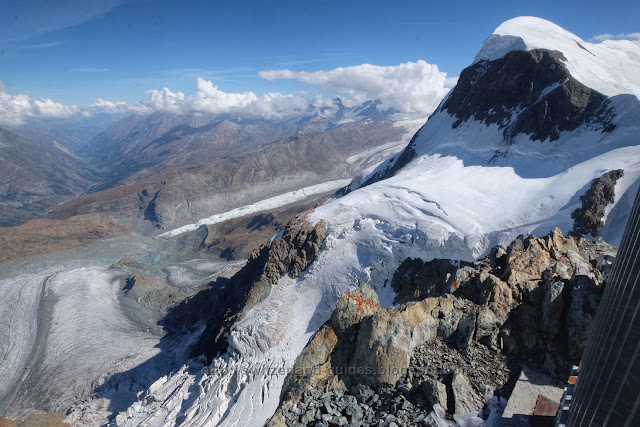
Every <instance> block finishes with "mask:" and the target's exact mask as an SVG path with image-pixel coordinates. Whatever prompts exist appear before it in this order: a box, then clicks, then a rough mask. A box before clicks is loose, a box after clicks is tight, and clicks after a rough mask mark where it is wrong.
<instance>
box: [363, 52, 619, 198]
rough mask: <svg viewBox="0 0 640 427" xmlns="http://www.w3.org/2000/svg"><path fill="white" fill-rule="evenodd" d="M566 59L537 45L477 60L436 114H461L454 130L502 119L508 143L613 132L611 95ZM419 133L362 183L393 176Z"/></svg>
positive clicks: (408, 157) (408, 158) (412, 155)
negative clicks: (581, 131)
mask: <svg viewBox="0 0 640 427" xmlns="http://www.w3.org/2000/svg"><path fill="white" fill-rule="evenodd" d="M563 60H565V58H564V55H563V54H562V53H561V52H557V51H549V50H544V49H536V50H530V51H521V50H516V51H512V52H509V53H508V54H506V55H505V56H504V57H502V58H500V59H496V60H494V61H481V62H478V63H475V64H473V65H471V66H469V67H467V68H465V69H464V70H463V71H462V73H461V74H460V78H459V79H458V83H457V84H456V86H455V87H454V88H453V90H452V91H451V93H450V94H449V96H448V97H447V98H446V99H445V100H444V101H443V102H442V103H441V104H440V106H439V107H438V109H437V110H436V111H435V112H434V113H433V115H436V114H440V113H442V112H444V111H446V112H448V113H449V114H451V115H452V116H454V117H455V118H456V119H457V120H456V121H455V122H454V123H453V125H452V126H453V128H454V129H455V128H457V127H458V126H460V125H461V124H462V123H463V122H465V121H468V120H477V121H480V122H483V123H485V124H487V125H490V124H497V125H498V126H499V127H500V129H502V130H503V138H504V143H505V146H508V145H509V144H512V143H513V139H514V137H515V136H517V135H519V134H526V135H529V136H530V138H531V139H532V140H533V141H541V142H542V141H547V140H549V141H551V142H552V141H555V140H557V139H558V138H559V137H560V135H559V133H560V132H563V131H573V130H575V129H577V128H578V127H580V126H582V125H588V126H590V127H591V128H593V129H599V130H601V131H602V132H611V131H612V130H613V129H614V128H615V125H614V124H613V122H612V117H613V115H614V112H613V109H612V108H611V107H610V106H609V101H608V100H607V97H606V96H605V95H603V94H601V93H600V92H598V91H595V90H593V89H591V88H589V87H587V86H585V85H583V84H582V83H580V82H579V81H577V80H576V79H575V78H573V77H572V76H571V74H569V71H568V70H567V68H566V66H565V65H564V64H563V63H562V61H563ZM427 123H428V122H427ZM425 126H426V125H425ZM419 133H420V131H418V132H417V133H416V134H415V136H414V137H413V139H412V140H411V142H410V143H409V144H408V145H407V147H406V148H405V149H404V150H403V151H402V152H401V153H400V154H397V155H396V156H395V157H394V158H392V159H390V160H389V161H388V163H387V166H386V167H382V168H381V169H380V170H378V171H377V172H375V173H374V174H373V175H371V176H370V177H369V178H368V179H367V180H366V181H365V182H364V184H362V187H364V186H367V185H370V184H373V183H374V182H378V181H381V180H383V179H387V178H390V177H392V176H394V175H395V174H396V173H397V172H398V171H399V170H400V169H402V168H403V167H404V166H405V165H406V164H408V163H409V162H410V161H411V160H413V159H414V158H415V156H416V150H415V140H416V138H417V136H418V135H419ZM437 143H438V141H433V144H437ZM498 155H501V153H496V156H498ZM394 160H395V162H394Z"/></svg>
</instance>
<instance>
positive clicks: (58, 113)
mask: <svg viewBox="0 0 640 427" xmlns="http://www.w3.org/2000/svg"><path fill="white" fill-rule="evenodd" d="M33 104H34V106H35V111H36V114H38V115H40V116H45V117H69V116H72V115H74V114H76V113H77V112H78V111H79V108H78V107H76V106H75V105H64V104H60V103H58V102H54V101H52V100H51V99H48V98H47V99H43V100H42V101H38V100H37V99H34V100H33Z"/></svg>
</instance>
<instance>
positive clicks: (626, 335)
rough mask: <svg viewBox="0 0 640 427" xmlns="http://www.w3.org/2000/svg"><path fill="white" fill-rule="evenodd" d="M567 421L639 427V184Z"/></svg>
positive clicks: (583, 424)
mask: <svg viewBox="0 0 640 427" xmlns="http://www.w3.org/2000/svg"><path fill="white" fill-rule="evenodd" d="M567 425H568V426H616V427H617V426H621V427H622V426H640V189H639V191H638V194H637V195H636V199H635V202H634V204H633V208H632V209H631V214H630V215H629V220H628V222H627V226H626V228H625V231H624V235H623V237H622V242H621V243H620V249H619V251H618V255H617V257H616V259H615V261H614V263H613V266H612V268H611V273H610V275H609V278H608V281H607V285H606V289H605V291H604V295H603V297H602V301H601V303H600V308H599V309H598V314H597V315H596V319H595V322H594V325H593V329H592V332H591V336H590V337H589V342H588V344H587V347H586V349H585V352H584V354H583V356H582V361H581V363H580V373H579V374H578V382H577V384H576V391H575V394H574V398H573V401H572V402H571V406H570V409H569V418H568V422H567Z"/></svg>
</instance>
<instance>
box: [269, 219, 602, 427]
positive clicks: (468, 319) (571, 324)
mask: <svg viewBox="0 0 640 427" xmlns="http://www.w3.org/2000/svg"><path fill="white" fill-rule="evenodd" d="M595 245H596V243H594V244H589V243H588V242H586V241H582V242H581V247H585V248H586V247H591V248H592V249H593V248H594V247H596V246H595ZM592 252H593V251H592ZM603 285H604V280H603V277H602V274H601V273H600V272H599V271H598V270H596V269H595V266H594V265H592V264H591V262H590V256H585V257H583V256H582V255H581V253H580V249H579V247H578V245H577V244H576V242H575V241H574V239H573V238H571V237H566V236H564V235H563V234H562V233H561V231H560V230H559V229H556V230H554V231H552V232H551V233H550V234H549V235H547V236H545V237H543V238H538V237H535V236H528V237H524V236H520V237H518V238H517V239H516V240H515V241H514V242H512V243H511V244H510V245H509V246H508V247H506V248H505V247H502V246H497V247H495V248H493V249H492V250H491V252H490V254H489V255H488V256H486V257H484V258H482V259H479V260H477V261H475V262H473V263H462V262H451V261H449V260H432V261H429V262H424V261H421V260H416V259H407V260H405V261H404V262H403V263H402V264H401V266H400V267H399V269H398V270H397V272H396V274H395V275H394V279H393V282H392V286H393V289H394V290H395V291H396V292H397V297H396V301H395V302H396V303H397V304H400V306H399V308H397V309H396V308H386V309H383V308H381V307H380V306H379V303H378V299H377V295H376V294H375V292H374V291H373V290H372V288H371V287H370V286H369V285H364V286H363V287H362V288H360V289H357V290H354V291H348V292H345V293H344V294H343V295H342V296H341V297H340V300H339V302H338V304H337V306H336V309H335V311H334V313H333V314H332V316H331V318H330V320H329V321H328V322H327V323H326V324H325V325H324V326H323V327H322V328H321V329H320V330H319V331H318V332H317V333H316V334H315V335H314V336H313V337H312V338H311V340H310V341H309V343H308V344H307V346H306V347H305V349H304V350H303V352H302V353H301V354H300V356H299V357H298V358H297V359H296V362H295V364H294V367H293V369H292V371H291V372H290V374H289V375H288V376H287V378H286V379H285V382H284V385H283V389H282V394H281V407H280V409H279V410H278V411H276V414H275V415H274V417H273V418H272V420H271V421H270V422H271V423H272V424H271V425H298V423H301V424H303V425H310V424H313V423H317V424H316V425H329V424H330V423H334V424H340V423H341V422H343V421H345V422H348V423H351V424H352V425H361V424H363V423H364V424H370V423H378V422H380V421H381V420H382V423H383V424H384V423H385V422H386V420H387V418H388V416H389V415H392V416H393V417H396V418H397V419H394V422H397V423H399V424H403V425H404V424H407V425H411V424H412V423H414V422H415V421H414V420H415V419H416V418H415V417H417V416H418V415H419V414H420V413H421V411H424V410H426V408H430V407H431V406H433V405H436V404H438V405H440V406H441V407H442V408H444V409H445V410H446V411H447V412H448V413H450V414H463V413H468V412H472V411H476V410H479V409H482V407H483V406H484V404H485V403H486V402H487V401H488V400H489V399H490V397H491V396H492V395H493V392H494V391H495V393H497V394H500V395H503V396H508V395H509V394H510V390H511V387H512V385H513V383H514V382H515V380H516V379H517V376H518V374H519V366H521V365H522V364H524V363H526V364H527V365H530V366H536V367H538V368H539V369H541V370H546V371H547V372H550V373H552V374H556V375H557V376H559V377H560V378H563V379H565V378H566V375H567V373H568V370H569V368H570V366H571V365H572V364H577V363H579V360H580V357H581V354H582V351H583V350H584V346H585V343H586V340H587V337H588V334H589V327H590V322H591V320H592V318H593V316H594V315H595V313H596V310H597V307H598V304H599V300H600V295H601V293H602V289H603ZM305 390H315V391H314V392H313V393H312V394H308V392H305ZM363 390H370V391H367V392H366V393H364V395H363V396H360V395H362V394H363ZM374 395H375V396H377V397H372V396H374ZM400 395H402V396H403V397H402V398H403V399H405V400H406V401H407V403H408V404H407V408H409V407H410V408H412V409H411V411H405V412H403V413H402V417H398V414H397V413H395V412H392V411H391V410H390V408H391V406H390V405H391V400H392V399H396V398H398V396H400ZM338 400H339V401H340V402H343V401H344V402H347V403H339V402H338ZM351 404H353V405H355V406H358V407H359V409H356V408H355V406H354V407H353V408H352V409H350V410H349V412H347V411H346V407H347V406H348V405H351ZM335 408H337V410H336V409H335ZM395 410H396V411H398V408H397V407H396V408H395ZM336 417H337V418H336ZM340 417H344V419H343V418H340ZM387 425H388V424H387Z"/></svg>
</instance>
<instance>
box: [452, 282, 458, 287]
mask: <svg viewBox="0 0 640 427" xmlns="http://www.w3.org/2000/svg"><path fill="white" fill-rule="evenodd" d="M458 285H459V283H458V282H456V281H454V282H453V283H452V284H451V286H453V287H454V288H457V287H458Z"/></svg>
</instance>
